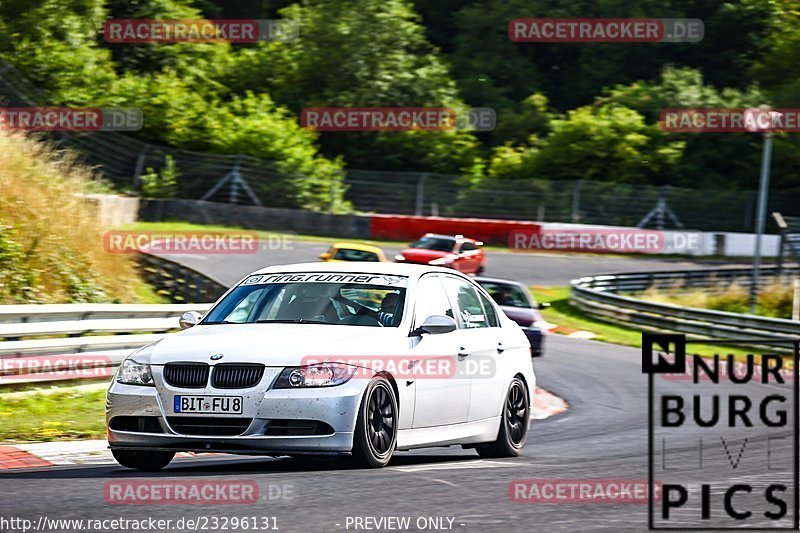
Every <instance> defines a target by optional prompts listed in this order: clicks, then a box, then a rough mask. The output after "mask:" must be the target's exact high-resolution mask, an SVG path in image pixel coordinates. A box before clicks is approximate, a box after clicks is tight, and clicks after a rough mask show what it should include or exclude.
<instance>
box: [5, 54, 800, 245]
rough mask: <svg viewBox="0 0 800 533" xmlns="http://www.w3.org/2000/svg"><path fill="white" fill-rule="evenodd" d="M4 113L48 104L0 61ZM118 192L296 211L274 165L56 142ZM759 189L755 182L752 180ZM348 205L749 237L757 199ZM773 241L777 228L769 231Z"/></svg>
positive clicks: (412, 186)
mask: <svg viewBox="0 0 800 533" xmlns="http://www.w3.org/2000/svg"><path fill="white" fill-rule="evenodd" d="M0 99H2V100H4V101H5V105H12V106H20V107H25V106H36V105H43V104H46V99H45V98H44V97H43V96H42V94H41V93H40V91H39V90H38V89H37V88H36V87H35V86H34V85H33V84H31V83H30V82H29V81H28V80H26V79H25V77H24V76H22V75H21V74H20V73H19V72H18V71H17V70H16V69H14V68H13V66H12V65H10V64H9V63H8V62H6V61H5V60H3V59H2V58H0ZM54 136H55V139H56V140H57V141H58V142H59V143H61V144H62V145H63V146H66V147H70V148H74V149H76V150H78V151H79V152H80V153H82V154H83V155H84V158H85V161H86V162H87V163H88V164H90V165H93V166H95V167H96V168H97V170H98V172H99V173H100V174H102V175H103V176H104V177H105V178H106V179H108V180H109V181H110V182H112V183H113V184H114V186H115V187H117V188H118V189H120V190H123V191H133V192H138V191H139V190H140V188H141V179H142V176H143V175H146V174H149V173H151V172H155V173H162V172H163V171H164V169H165V167H167V161H168V160H170V159H171V160H172V162H173V163H174V169H175V172H176V175H177V178H176V180H175V182H176V183H175V197H176V198H181V199H204V200H211V201H216V202H225V203H232V204H246V205H262V204H263V205H265V206H268V207H292V201H293V198H292V194H293V193H292V187H291V180H292V176H290V175H286V173H284V172H281V171H280V170H279V169H278V167H277V165H276V164H275V162H273V161H266V160H262V159H257V158H254V157H249V156H244V155H221V154H209V153H199V152H191V151H187V150H179V149H176V148H171V147H164V146H157V145H152V144H147V143H145V142H142V141H140V140H138V139H135V138H133V137H131V136H130V135H126V134H124V133H120V132H112V131H106V132H85V133H69V134H66V133H60V134H54ZM754 180H755V177H754ZM345 184H346V186H347V192H346V195H345V198H346V200H348V201H349V202H350V204H351V205H352V207H353V209H355V210H356V211H359V212H366V213H390V214H408V215H433V216H449V217H478V218H499V219H521V220H538V221H548V222H573V223H584V224H608V225H622V226H637V225H647V226H648V227H684V228H687V229H697V230H704V231H742V232H751V231H753V227H754V218H755V203H756V191H755V190H752V191H740V190H725V189H714V190H698V189H681V188H674V187H658V186H651V185H628V184H619V183H608V182H596V181H547V180H540V181H536V180H528V179H525V180H522V179H521V180H519V182H518V183H515V182H513V181H510V180H504V181H502V182H501V181H494V182H493V180H484V181H483V182H482V183H480V184H475V183H473V182H472V181H471V180H470V179H469V178H466V177H462V176H452V175H445V174H436V173H421V172H386V171H375V170H352V169H351V170H348V171H347V173H346V176H345ZM769 211H779V212H782V213H784V214H785V215H788V216H800V189H797V190H792V191H785V190H784V191H778V192H773V193H772V194H771V195H770V198H769ZM768 229H769V231H772V230H774V229H776V228H774V227H769V228H768Z"/></svg>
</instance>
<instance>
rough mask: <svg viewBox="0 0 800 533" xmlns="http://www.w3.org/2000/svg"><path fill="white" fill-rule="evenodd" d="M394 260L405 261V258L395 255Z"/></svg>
mask: <svg viewBox="0 0 800 533" xmlns="http://www.w3.org/2000/svg"><path fill="white" fill-rule="evenodd" d="M394 260H395V261H405V260H406V257H405V256H404V255H403V254H397V255H396V256H394Z"/></svg>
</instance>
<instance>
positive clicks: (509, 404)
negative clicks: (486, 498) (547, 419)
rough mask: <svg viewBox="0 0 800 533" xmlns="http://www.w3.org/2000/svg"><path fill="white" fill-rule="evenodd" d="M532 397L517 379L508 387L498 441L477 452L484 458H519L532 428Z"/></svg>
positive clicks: (479, 448) (523, 384)
mask: <svg viewBox="0 0 800 533" xmlns="http://www.w3.org/2000/svg"><path fill="white" fill-rule="evenodd" d="M530 417H531V408H530V397H529V395H528V389H527V387H525V383H523V382H522V380H521V379H519V378H517V377H515V378H514V379H513V380H511V385H509V387H508V393H507V394H506V399H505V401H504V402H503V412H502V414H501V415H500V430H499V431H498V433H497V440H496V441H494V442H492V443H490V444H486V445H483V446H478V447H477V448H475V450H476V451H477V452H478V455H480V456H481V457H484V458H498V457H517V456H519V454H520V452H521V451H522V448H523V447H524V446H525V440H526V439H527V438H528V429H530V426H531V418H530Z"/></svg>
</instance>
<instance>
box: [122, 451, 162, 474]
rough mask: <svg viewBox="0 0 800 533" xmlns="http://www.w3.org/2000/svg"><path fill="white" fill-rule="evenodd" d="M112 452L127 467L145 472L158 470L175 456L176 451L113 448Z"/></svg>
mask: <svg viewBox="0 0 800 533" xmlns="http://www.w3.org/2000/svg"><path fill="white" fill-rule="evenodd" d="M111 454H112V455H113V456H114V459H116V460H117V462H118V463H119V464H120V465H122V466H124V467H125V468H132V469H134V470H141V471H143V472H158V471H159V470H161V469H163V468H164V467H165V466H167V465H168V464H169V463H170V462H171V461H172V459H174V458H175V452H148V451H138V450H137V451H134V450H111Z"/></svg>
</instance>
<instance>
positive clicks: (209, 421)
mask: <svg viewBox="0 0 800 533" xmlns="http://www.w3.org/2000/svg"><path fill="white" fill-rule="evenodd" d="M252 420H253V419H252V418H223V417H214V416H168V417H167V422H169V425H170V426H172V429H174V430H175V431H176V432H178V433H182V434H183V435H201V436H207V437H234V436H236V435H241V434H242V433H244V432H245V431H247V428H248V427H250V422H252Z"/></svg>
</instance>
